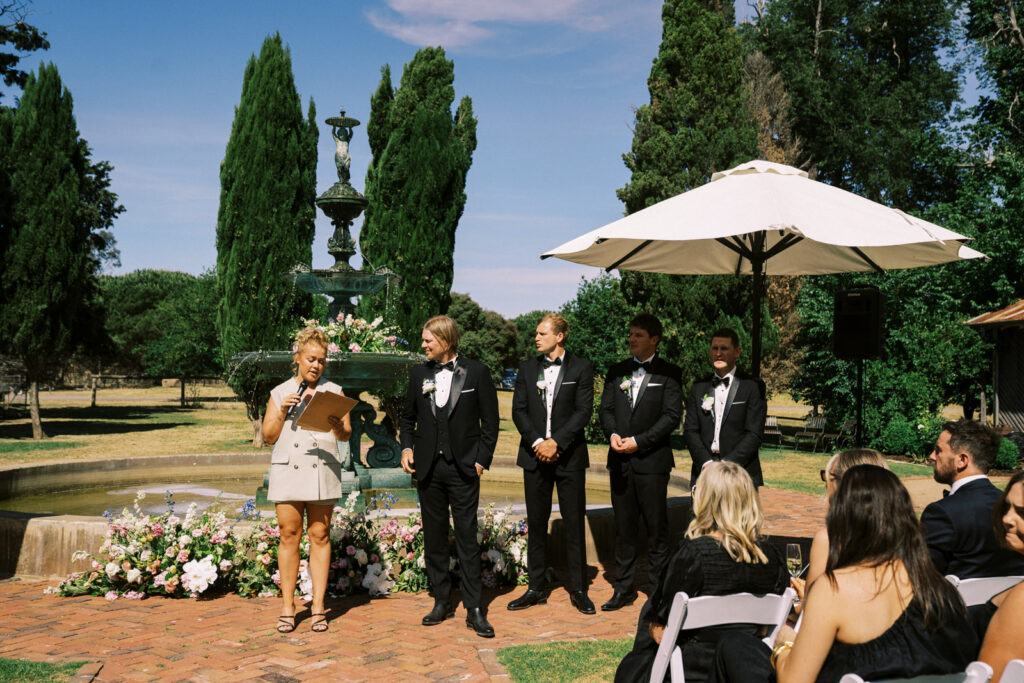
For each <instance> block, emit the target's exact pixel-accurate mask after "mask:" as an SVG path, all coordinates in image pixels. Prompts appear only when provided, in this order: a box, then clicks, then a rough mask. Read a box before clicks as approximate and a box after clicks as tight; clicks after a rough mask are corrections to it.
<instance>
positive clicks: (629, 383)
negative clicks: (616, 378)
mask: <svg viewBox="0 0 1024 683" xmlns="http://www.w3.org/2000/svg"><path fill="white" fill-rule="evenodd" d="M632 388H633V379H632V378H631V377H623V378H622V381H621V382H619V389H622V393H624V394H626V395H627V396H628V395H629V390H630V389H632Z"/></svg>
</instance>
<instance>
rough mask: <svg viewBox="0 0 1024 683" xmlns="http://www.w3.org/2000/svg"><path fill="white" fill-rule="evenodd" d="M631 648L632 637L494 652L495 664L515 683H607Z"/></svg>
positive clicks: (510, 648) (529, 646) (527, 646)
mask: <svg viewBox="0 0 1024 683" xmlns="http://www.w3.org/2000/svg"><path fill="white" fill-rule="evenodd" d="M632 647H633V639H632V638H620V639H618V640H576V641H573V642H567V643H547V644H545V645H516V646H514V647H506V648H502V649H500V650H498V652H497V655H498V661H499V662H501V665H502V666H503V667H505V670H506V671H508V675H509V678H511V679H512V680H513V681H515V682H516V683H532V682H533V681H537V682H538V683H547V682H548V681H610V680H611V679H612V678H614V677H615V669H616V667H618V665H619V662H621V661H622V658H623V657H625V656H626V655H627V654H628V653H629V650H630V648H632Z"/></svg>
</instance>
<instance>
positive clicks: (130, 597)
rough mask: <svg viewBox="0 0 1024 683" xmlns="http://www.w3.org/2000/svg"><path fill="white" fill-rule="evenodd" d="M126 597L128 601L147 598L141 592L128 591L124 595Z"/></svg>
mask: <svg viewBox="0 0 1024 683" xmlns="http://www.w3.org/2000/svg"><path fill="white" fill-rule="evenodd" d="M124 597H125V599H127V600H141V599H142V598H144V597H146V594H145V593H140V592H139V591H128V592H127V593H125V594H124Z"/></svg>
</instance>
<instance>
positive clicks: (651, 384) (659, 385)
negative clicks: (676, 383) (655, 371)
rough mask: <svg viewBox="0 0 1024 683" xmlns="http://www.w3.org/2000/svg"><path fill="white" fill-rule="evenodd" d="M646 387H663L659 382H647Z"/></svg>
mask: <svg viewBox="0 0 1024 683" xmlns="http://www.w3.org/2000/svg"><path fill="white" fill-rule="evenodd" d="M647 386H649V387H663V386H665V385H664V384H661V383H660V382H648V383H647Z"/></svg>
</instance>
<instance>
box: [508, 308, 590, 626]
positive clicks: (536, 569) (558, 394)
mask: <svg viewBox="0 0 1024 683" xmlns="http://www.w3.org/2000/svg"><path fill="white" fill-rule="evenodd" d="M568 334H569V324H568V323H567V322H566V321H565V318H563V317H562V316H560V315H558V314H557V313H549V314H548V315H545V316H544V317H543V318H541V319H540V322H539V323H537V332H536V335H535V336H534V344H535V345H536V347H537V350H538V351H539V352H540V354H541V355H540V356H531V357H530V358H527V359H526V360H525V361H523V363H522V364H521V365H520V366H519V374H518V376H517V377H516V389H515V393H514V394H513V395H512V420H513V422H515V424H516V429H518V430H519V434H520V437H521V438H520V440H519V456H518V458H517V459H516V464H517V465H519V466H520V467H522V468H523V488H524V491H525V494H526V519H527V524H528V525H529V529H530V535H529V548H528V552H527V568H528V569H529V572H530V585H529V588H528V589H527V591H526V592H525V593H524V594H523V595H522V596H521V597H519V598H517V599H515V600H513V601H512V602H510V603H509V604H508V608H509V609H510V610H520V609H526V608H527V607H532V606H533V605H537V604H540V603H543V602H547V598H548V592H549V591H548V589H547V586H546V585H545V579H544V573H545V571H546V570H547V543H548V520H549V519H550V517H551V492H552V490H553V489H554V488H555V487H556V486H557V487H558V509H559V511H560V512H561V515H562V521H563V522H564V529H565V555H566V562H567V564H568V565H569V600H570V602H572V605H573V607H575V608H576V609H577V610H579V611H580V612H582V613H583V614H594V613H595V610H594V603H593V602H591V601H590V598H589V597H587V583H586V568H587V561H586V558H587V551H586V545H585V529H584V523H585V520H586V516H585V515H586V505H587V500H586V488H585V486H586V481H585V480H586V471H587V467H589V466H590V456H589V455H588V454H587V440H586V438H585V436H584V433H583V432H584V429H585V428H586V426H587V423H588V422H590V414H591V413H592V412H593V410H594V369H593V367H591V365H590V363H589V362H587V361H586V360H584V359H583V358H579V357H577V356H574V355H572V354H570V353H566V351H565V338H566V336H568Z"/></svg>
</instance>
